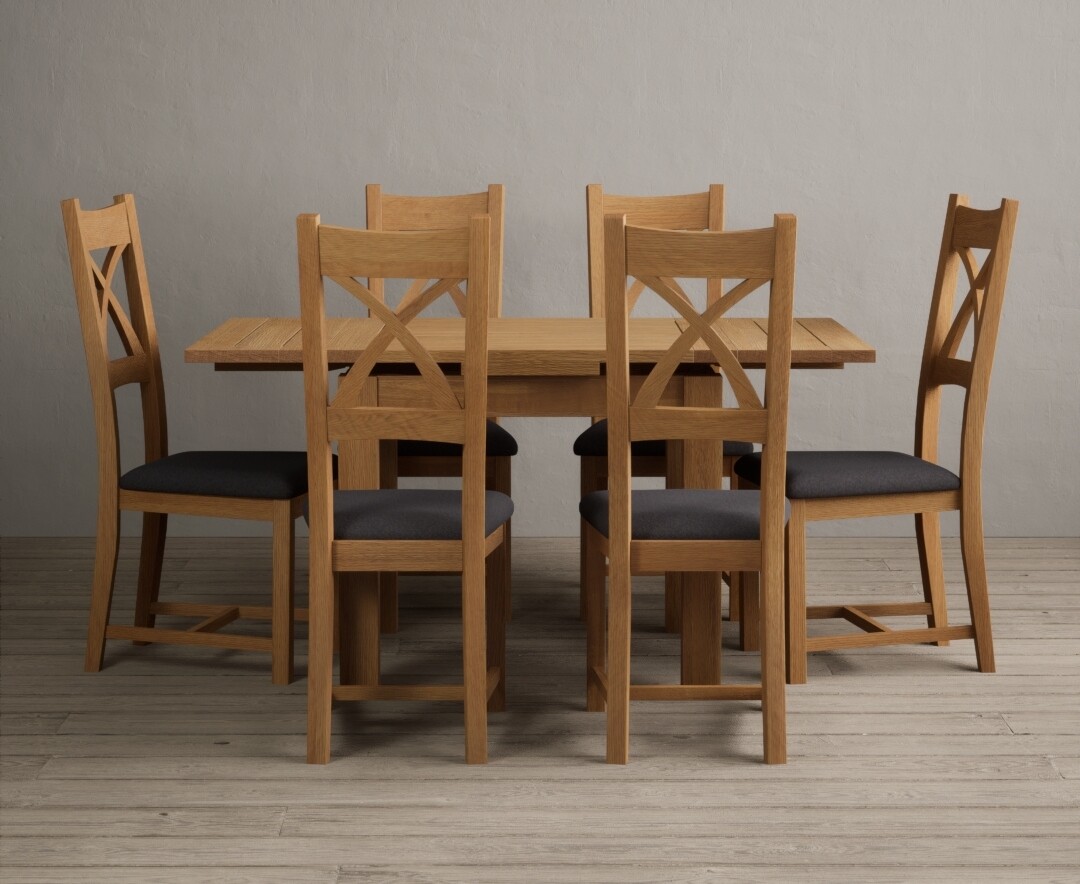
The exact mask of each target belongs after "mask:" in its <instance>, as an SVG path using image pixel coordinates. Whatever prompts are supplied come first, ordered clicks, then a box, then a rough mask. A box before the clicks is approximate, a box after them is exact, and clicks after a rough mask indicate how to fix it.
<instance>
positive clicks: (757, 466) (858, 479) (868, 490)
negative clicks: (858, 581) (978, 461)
mask: <svg viewBox="0 0 1080 884" xmlns="http://www.w3.org/2000/svg"><path fill="white" fill-rule="evenodd" d="M735 474H736V475H738V476H741V477H742V478H744V479H749V480H750V481H752V482H755V483H757V482H759V481H760V479H761V455H760V454H751V455H749V456H748V457H743V458H740V459H739V460H737V461H736V462H735ZM959 487H960V479H959V477H958V476H957V475H956V474H955V473H953V472H950V471H949V470H947V469H945V467H941V466H938V465H937V464H935V463H930V462H929V461H925V460H923V459H922V458H919V457H913V456H912V455H910V454H901V453H900V452H899V451H789V452H788V456H787V496H788V497H789V498H790V499H791V500H810V499H814V498H824V497H862V496H865V495H872V494H907V493H914V492H924V491H954V490H955V489H957V488H959Z"/></svg>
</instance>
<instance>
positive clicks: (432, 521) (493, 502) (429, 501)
mask: <svg viewBox="0 0 1080 884" xmlns="http://www.w3.org/2000/svg"><path fill="white" fill-rule="evenodd" d="M513 514H514V502H513V501H512V500H511V499H510V498H509V497H507V496H506V495H505V494H502V493H500V492H498V491H488V492H486V496H485V500H484V533H485V534H491V532H492V531H494V530H495V529H496V528H498V527H499V526H500V525H502V524H503V523H505V522H506V521H507V520H509V518H510V517H511V516H512V515H513ZM334 539H335V540H460V539H461V492H460V491H437V490H430V489H418V488H404V489H392V490H391V489H383V490H377V491H335V492H334Z"/></svg>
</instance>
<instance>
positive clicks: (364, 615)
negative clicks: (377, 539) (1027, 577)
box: [338, 381, 379, 684]
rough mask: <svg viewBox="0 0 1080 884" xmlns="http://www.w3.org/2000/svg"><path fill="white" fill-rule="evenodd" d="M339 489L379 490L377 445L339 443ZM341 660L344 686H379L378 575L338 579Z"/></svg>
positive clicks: (369, 391)
mask: <svg viewBox="0 0 1080 884" xmlns="http://www.w3.org/2000/svg"><path fill="white" fill-rule="evenodd" d="M377 395H378V394H377V390H376V386H375V383H374V382H373V381H369V382H368V384H367V385H366V387H365V388H364V395H363V404H365V405H375V404H376V403H377V401H378V400H377ZM338 487H339V488H342V489H352V488H356V489H362V488H378V487H379V443H378V441H374V440H372V441H363V442H340V443H338ZM338 594H339V598H338V616H339V619H340V622H339V627H338V628H339V633H338V635H339V638H338V659H339V663H340V680H341V684H378V683H379V574H378V573H368V572H351V573H342V574H340V575H338Z"/></svg>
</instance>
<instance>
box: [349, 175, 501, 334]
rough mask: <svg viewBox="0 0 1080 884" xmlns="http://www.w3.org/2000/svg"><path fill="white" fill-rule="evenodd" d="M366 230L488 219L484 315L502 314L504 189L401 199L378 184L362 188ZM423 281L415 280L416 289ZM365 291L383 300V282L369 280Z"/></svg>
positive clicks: (448, 225) (408, 228)
mask: <svg viewBox="0 0 1080 884" xmlns="http://www.w3.org/2000/svg"><path fill="white" fill-rule="evenodd" d="M365 199H366V204H367V229H368V230H385V231H396V232H408V231H413V232H422V231H431V230H447V229H450V228H466V227H468V226H469V224H470V219H472V218H473V217H474V216H477V215H487V216H489V217H490V219H491V221H490V234H489V249H488V251H489V254H490V256H491V260H490V263H491V296H490V298H488V315H489V316H493V317H498V316H501V315H502V277H503V239H504V231H505V212H506V188H505V186H504V185H502V184H489V185H488V188H487V190H485V191H481V192H479V193H466V194H458V195H454V196H402V195H399V194H389V193H383V190H382V187H381V185H378V184H369V185H367V187H366V188H365ZM424 282H425V280H415V281H414V287H415V288H416V289H417V290H419V289H420V288H422V287H423V283H424ZM367 287H368V289H369V290H370V291H371V292H372V293H373V294H375V295H377V296H378V297H379V298H382V299H385V288H384V280H382V279H379V278H369V279H368V281H367ZM454 300H455V302H456V303H457V305H458V309H459V311H460V312H461V315H462V316H464V315H465V313H466V309H467V308H466V307H465V297H464V296H461V297H456V296H455V298H454Z"/></svg>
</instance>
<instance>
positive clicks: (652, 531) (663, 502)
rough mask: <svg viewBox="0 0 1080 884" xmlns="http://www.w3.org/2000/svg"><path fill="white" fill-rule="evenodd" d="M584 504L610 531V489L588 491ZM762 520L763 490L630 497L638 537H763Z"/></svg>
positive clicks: (600, 527) (588, 515)
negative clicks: (761, 534)
mask: <svg viewBox="0 0 1080 884" xmlns="http://www.w3.org/2000/svg"><path fill="white" fill-rule="evenodd" d="M788 509H790V508H789V507H787V505H786V503H785V510H788ZM578 510H579V511H580V513H581V517H582V518H583V519H584V520H585V521H586V522H588V523H589V524H590V525H592V526H593V527H594V528H595V529H596V530H597V531H599V532H600V533H601V534H603V535H604V536H605V537H607V536H608V493H607V492H606V491H594V492H593V493H592V494H586V495H585V496H584V497H583V498H582V499H581V503H580V505H579V506H578ZM760 520H761V493H760V492H758V491H719V490H710V489H706V488H669V489H658V490H654V491H634V492H632V493H631V497H630V523H631V525H630V535H631V537H633V539H634V540H757V539H758V537H759V536H760V533H761V528H760Z"/></svg>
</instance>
